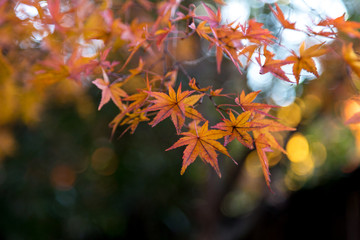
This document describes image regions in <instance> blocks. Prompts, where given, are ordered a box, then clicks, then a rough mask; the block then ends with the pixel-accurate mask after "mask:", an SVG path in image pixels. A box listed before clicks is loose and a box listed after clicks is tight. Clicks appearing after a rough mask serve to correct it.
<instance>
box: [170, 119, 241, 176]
mask: <svg viewBox="0 0 360 240" xmlns="http://www.w3.org/2000/svg"><path fill="white" fill-rule="evenodd" d="M181 135H184V137H182V138H180V139H179V140H178V141H177V142H175V143H174V145H172V146H171V147H170V148H168V149H166V151H168V150H171V149H174V148H178V147H181V146H184V145H187V146H186V148H185V150H184V155H183V164H182V168H181V175H182V174H184V172H185V170H186V168H187V167H188V166H189V165H190V164H191V163H193V162H194V161H195V159H196V157H197V156H200V158H201V159H202V160H203V161H204V162H207V163H209V164H210V165H211V166H212V167H213V168H214V169H215V171H216V173H217V174H218V176H219V177H221V173H220V169H219V164H218V159H217V153H216V151H218V152H221V153H222V154H224V155H226V156H228V157H229V158H231V159H232V160H233V161H234V162H235V160H234V159H233V158H232V157H231V156H230V154H229V153H228V151H227V149H226V148H225V147H224V146H223V145H222V144H221V143H219V142H218V141H216V140H217V139H220V138H222V137H223V136H224V132H223V131H221V130H209V129H208V121H206V122H205V123H204V125H203V126H202V127H201V128H200V129H199V128H198V127H195V132H183V133H181ZM235 163H236V162H235Z"/></svg>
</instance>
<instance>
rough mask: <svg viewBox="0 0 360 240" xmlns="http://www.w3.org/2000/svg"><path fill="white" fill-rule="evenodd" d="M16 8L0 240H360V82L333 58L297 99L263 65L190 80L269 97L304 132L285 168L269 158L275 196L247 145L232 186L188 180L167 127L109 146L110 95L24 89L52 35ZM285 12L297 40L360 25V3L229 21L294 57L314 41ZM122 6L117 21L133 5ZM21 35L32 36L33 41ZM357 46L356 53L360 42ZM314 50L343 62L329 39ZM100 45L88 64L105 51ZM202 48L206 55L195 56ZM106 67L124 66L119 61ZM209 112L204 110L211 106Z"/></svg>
mask: <svg viewBox="0 0 360 240" xmlns="http://www.w3.org/2000/svg"><path fill="white" fill-rule="evenodd" d="M6 2H7V1H0V3H1V4H2V8H1V11H2V13H4V12H5V11H9V10H12V11H13V14H12V15H11V14H10V15H9V14H8V15H7V17H2V16H5V15H2V16H1V14H0V33H1V36H4V37H2V39H1V40H0V46H1V50H2V55H1V56H0V85H1V87H0V209H1V210H0V213H1V215H0V238H1V239H11V240H18V239H221V240H223V239H229V240H230V239H304V238H307V239H309V238H310V239H313V238H318V239H319V238H320V239H350V240H353V239H354V240H355V239H360V169H359V168H358V166H359V164H360V125H354V124H353V125H350V126H347V125H345V124H344V121H345V120H346V119H348V118H349V117H350V116H352V115H353V114H354V113H356V112H359V111H360V106H359V104H358V103H357V102H356V101H354V100H351V99H350V98H351V96H353V95H356V94H357V93H358V91H359V88H360V79H359V77H358V76H356V75H354V74H352V73H351V72H350V71H349V69H347V67H346V66H345V64H343V63H342V62H341V61H339V57H338V56H336V53H330V54H329V55H327V57H325V58H321V59H318V60H317V66H318V71H319V73H320V75H321V76H320V78H319V79H315V77H314V76H312V74H310V73H306V72H303V73H304V75H303V76H302V78H301V80H300V84H299V85H294V84H288V83H286V82H284V81H280V80H277V79H275V78H273V77H272V75H270V74H265V75H260V74H258V72H259V69H258V67H257V65H256V64H250V65H249V67H248V68H246V69H245V70H244V74H242V75H240V74H239V72H238V71H237V70H236V68H235V67H234V66H233V64H232V63H231V61H228V60H224V62H223V64H222V73H221V75H219V74H217V73H216V62H215V59H214V58H212V57H209V58H206V59H205V60H204V61H202V62H200V63H199V64H197V65H196V66H187V68H186V69H187V71H188V73H189V75H191V76H194V77H195V78H196V79H199V80H198V81H200V82H201V79H206V81H208V83H209V84H210V85H213V86H215V87H216V88H224V92H234V90H235V91H237V92H238V93H240V92H241V90H243V89H244V90H245V91H246V92H249V91H257V90H262V92H261V95H260V99H259V100H261V101H265V102H268V103H270V104H276V105H280V106H283V108H280V109H278V110H276V111H274V112H273V114H274V115H275V116H277V117H278V118H279V119H280V121H282V122H283V123H284V124H285V125H287V126H291V127H295V128H297V130H296V131H295V132H291V133H279V134H277V135H276V137H277V139H278V140H279V142H281V143H282V144H283V146H284V148H286V150H287V152H288V155H287V156H285V155H284V154H282V153H280V152H277V151H274V152H272V153H269V160H270V163H269V164H270V167H271V168H270V172H271V179H272V182H271V186H272V189H273V192H274V193H271V191H270V190H269V189H268V188H267V187H266V183H265V180H264V177H263V173H262V170H261V164H260V162H259V159H258V158H257V154H256V152H254V151H249V150H248V149H246V148H244V147H242V146H241V145H240V144H237V143H236V142H232V143H231V144H230V154H231V155H232V156H233V157H234V158H235V159H236V160H237V161H238V163H239V165H238V166H236V165H234V164H233V162H232V161H229V159H227V158H222V157H219V159H220V160H219V164H220V169H221V172H222V176H223V177H222V178H221V179H219V178H218V176H217V175H216V173H215V172H214V171H213V169H211V168H210V166H208V165H206V164H204V163H203V162H201V161H200V160H199V159H198V160H197V161H195V162H194V163H193V164H192V165H191V166H189V168H188V169H187V171H186V173H185V174H184V175H183V176H181V175H180V169H181V164H182V151H183V149H176V150H172V151H169V152H165V151H164V150H165V149H167V148H168V147H170V146H171V145H172V144H173V143H174V142H175V141H176V140H177V136H176V134H175V132H174V131H168V129H169V128H170V129H173V125H172V123H171V122H170V120H166V121H163V122H161V123H160V124H159V125H158V126H157V127H155V128H151V127H150V126H149V125H148V124H146V123H145V124H142V125H141V124H140V125H139V127H138V129H137V130H136V132H135V134H134V135H130V134H129V133H127V134H125V135H124V136H123V137H122V138H120V139H118V138H117V136H119V135H120V133H119V132H117V134H115V137H114V139H112V140H110V135H111V129H110V128H109V127H108V124H109V122H111V120H112V119H113V118H114V117H115V116H116V114H117V111H118V110H117V108H116V107H115V106H114V105H111V104H107V105H105V106H104V107H103V109H102V110H101V111H97V106H98V103H99V101H100V98H101V93H100V91H99V90H98V89H97V88H96V87H95V86H93V85H92V84H90V83H91V81H92V80H94V78H93V77H92V78H91V77H88V78H85V81H84V86H85V87H84V86H80V85H79V84H77V83H75V81H73V80H74V78H75V80H76V78H77V77H78V76H75V77H74V76H72V79H70V80H69V79H66V78H64V79H63V80H62V81H61V82H58V83H57V84H55V85H54V86H52V87H49V88H47V92H46V95H45V96H44V95H39V94H38V92H36V91H35V92H34V91H30V90H29V88H28V87H27V85H26V83H25V84H24V83H21V84H19V81H20V80H19V79H22V78H24V79H26V77H27V76H26V74H27V73H26V71H25V70H24V69H28V68H31V69H35V70H37V67H38V66H33V65H31V62H32V60H33V59H37V58H40V59H41V58H42V57H43V53H42V52H41V51H38V50H39V49H41V42H42V41H44V40H43V39H45V38H47V37H48V35H49V36H50V35H51V31H53V30H51V28H52V27H49V29H46V30H44V27H42V28H41V27H39V26H38V27H36V22H35V21H33V22H31V21H32V20H33V19H34V18H36V16H37V14H38V13H37V12H36V8H35V9H33V8H32V7H31V6H30V5H29V4H28V5H27V4H26V1H23V2H21V3H19V2H17V1H8V3H6ZM30 2H31V1H30ZM94 2H95V3H98V2H99V1H94ZM139 2H141V1H137V2H136V3H135V6H134V8H135V10H139V9H140V10H139V11H140V12H137V14H139V15H141V14H140V13H143V12H144V11H145V10H144V9H143V8H142V6H141V4H139ZM274 2H278V3H279V5H280V6H281V8H282V9H283V11H284V14H285V17H289V19H290V20H291V21H292V22H296V24H297V25H296V26H297V27H298V28H300V29H301V28H304V29H306V28H307V27H308V26H310V27H311V28H315V26H314V24H315V23H316V22H318V21H319V20H321V19H324V18H326V16H329V17H332V18H335V17H339V16H341V15H342V14H343V13H345V16H346V18H347V19H349V20H351V21H358V22H359V21H360V15H359V12H360V3H359V2H358V1H357V0H348V1H345V0H344V1H341V0H327V1H308V0H300V1H270V0H269V1H265V0H264V1H259V0H251V1H245V0H238V1H236V0H231V1H226V3H227V5H224V6H222V9H221V13H222V15H223V21H224V22H231V21H235V20H236V21H239V22H244V21H246V20H248V19H250V18H255V19H257V20H258V21H261V22H263V23H264V24H265V27H267V28H269V29H270V30H272V31H273V33H274V34H275V35H276V36H277V37H278V38H279V39H280V40H281V44H282V45H285V46H286V47H287V48H288V49H294V50H295V49H296V50H297V49H298V48H299V46H300V44H301V43H302V42H303V41H304V40H306V41H308V40H307V36H306V35H304V34H302V33H299V32H295V31H292V30H284V31H281V30H280V26H279V25H277V23H276V21H275V18H274V16H273V14H272V13H271V11H270V9H269V8H268V5H267V4H268V3H274ZM67 3H68V1H63V2H62V4H64V6H66V4H67ZM188 3H190V2H186V3H184V5H187V4H188ZM193 3H194V4H195V5H196V6H200V7H197V8H196V11H197V12H198V13H200V14H201V12H204V9H203V8H202V7H201V5H200V3H198V2H193ZM113 4H114V9H116V7H118V8H120V7H119V6H121V4H122V2H121V1H119V2H117V1H113ZM208 4H209V6H213V7H215V6H216V5H215V4H214V2H212V1H208ZM43 5H44V6H45V7H46V2H45V1H43ZM138 5H139V6H138ZM141 9H142V10H141ZM135 10H133V11H134V12H136V11H135ZM309 13H311V14H312V16H313V18H312V19H310V18H308V17H307V14H309ZM17 21H18V23H19V24H20V23H21V24H29V25H31V26H30V27H29V28H28V29H27V30H26V31H24V30H23V29H21V28H17V27H16V26H17V25H16V24H15V23H17ZM34 24H35V27H34ZM33 27H34V28H33ZM30 28H33V29H30ZM317 30H319V31H320V30H321V29H317ZM349 40H350V41H354V42H355V44H354V48H355V50H356V48H358V47H357V46H358V42H359V41H358V40H354V39H349ZM309 41H310V42H309V43H311V41H313V42H316V41H317V42H316V43H319V42H322V41H326V44H330V45H331V47H332V48H333V49H335V50H339V49H340V48H341V46H340V44H339V43H338V42H337V41H334V40H331V39H325V38H324V39H315V40H314V39H313V40H309ZM307 43H308V42H307ZM91 44H92V45H90V46H88V45H86V47H87V51H86V52H83V54H84V55H85V54H88V55H91V54H92V52H91V51H92V50H94V48H96V46H97V45H98V44H99V43H98V42H91ZM191 45H193V46H198V49H199V51H195V52H194V51H186V50H184V49H187V46H191ZM178 48H179V49H177V50H178V58H180V59H183V60H193V59H196V58H198V57H199V56H200V57H201V56H202V55H204V54H205V53H206V51H207V46H206V44H204V43H202V42H201V41H199V40H198V39H192V38H190V39H188V40H185V41H184V42H182V43H181V44H180V45H179V47H178ZM272 50H273V51H276V54H278V55H279V56H281V54H283V55H286V54H287V53H286V52H284V49H280V48H279V49H272ZM94 51H95V50H94ZM95 52H96V51H95ZM334 52H335V51H334ZM109 58H110V59H112V60H119V59H117V58H118V55H116V54H112V55H111V54H110V55H109ZM49 71H50V70H48V69H47V70H46V71H45V70H44V69H40V70H38V75H37V79H38V81H41V80H44V79H45V78H46V79H48V81H57V80H58V79H53V78H55V77H54V76H56V78H62V75H61V71H60V70H59V69H56V71H55V72H50V74H52V77H51V79H50V80H49V75H46V74H48V73H49ZM288 71H289V72H290V71H291V69H288ZM73 72H74V71H73ZM75 72H76V71H75ZM10 78H11V79H15V80H11V79H10ZM182 78H184V79H185V76H182V74H181V73H180V75H179V79H180V80H181V79H182ZM128 87H129V88H134V86H128ZM201 107H202V108H204V109H206V108H207V105H206V103H204V104H203V106H201ZM208 114H209V115H208V117H209V118H211V117H213V119H216V118H218V116H217V115H216V113H211V112H210V111H209V113H208ZM215 121H216V120H215Z"/></svg>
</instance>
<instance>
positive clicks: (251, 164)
mask: <svg viewBox="0 0 360 240" xmlns="http://www.w3.org/2000/svg"><path fill="white" fill-rule="evenodd" d="M245 169H246V171H247V172H248V173H249V175H250V176H251V177H260V176H261V175H262V174H263V173H262V168H261V163H260V160H259V157H258V155H257V152H256V151H252V152H250V153H249V154H248V155H247V156H246V159H245Z"/></svg>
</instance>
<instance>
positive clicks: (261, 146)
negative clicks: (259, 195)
mask: <svg viewBox="0 0 360 240" xmlns="http://www.w3.org/2000/svg"><path fill="white" fill-rule="evenodd" d="M255 147H256V152H257V154H258V156H259V159H260V163H261V167H262V170H263V174H264V177H265V181H266V185H267V186H268V187H269V188H270V182H271V179H270V170H269V160H268V158H267V156H266V153H267V152H272V150H271V148H270V145H269V144H268V143H267V139H266V138H265V136H264V135H263V134H260V135H258V136H257V137H256V138H255ZM270 189H271V188H270Z"/></svg>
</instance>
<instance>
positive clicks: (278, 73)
mask: <svg viewBox="0 0 360 240" xmlns="http://www.w3.org/2000/svg"><path fill="white" fill-rule="evenodd" d="M264 56H265V62H264V64H262V65H261V60H260V53H259V57H256V58H255V59H256V61H257V62H258V63H259V65H260V66H261V69H260V74H265V73H269V72H270V73H271V74H273V75H274V76H275V77H277V78H279V79H281V80H284V81H286V82H291V81H290V80H289V78H288V77H287V76H286V75H285V72H284V70H282V69H281V66H283V65H286V64H290V63H292V61H289V60H278V59H274V56H275V54H274V53H272V52H270V51H268V50H267V49H266V46H265V47H264Z"/></svg>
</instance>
